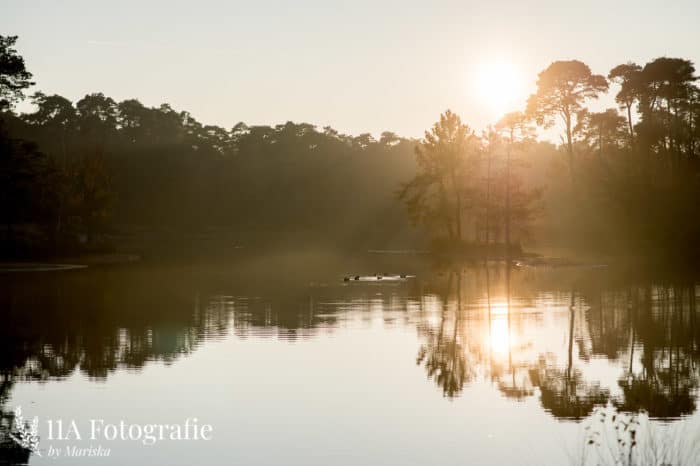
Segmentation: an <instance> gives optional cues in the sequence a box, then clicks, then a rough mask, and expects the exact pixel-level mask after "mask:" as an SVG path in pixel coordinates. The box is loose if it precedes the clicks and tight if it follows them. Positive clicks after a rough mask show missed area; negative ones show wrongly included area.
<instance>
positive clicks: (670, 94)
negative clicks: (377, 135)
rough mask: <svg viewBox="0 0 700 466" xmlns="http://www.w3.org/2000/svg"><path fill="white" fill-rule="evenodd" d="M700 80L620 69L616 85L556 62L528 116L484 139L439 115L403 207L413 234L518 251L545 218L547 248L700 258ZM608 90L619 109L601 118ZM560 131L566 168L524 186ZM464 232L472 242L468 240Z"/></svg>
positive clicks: (691, 70)
mask: <svg viewBox="0 0 700 466" xmlns="http://www.w3.org/2000/svg"><path fill="white" fill-rule="evenodd" d="M697 79H698V77H697V76H696V75H695V67H694V65H693V63H692V62H691V61H689V60H686V59H682V58H668V57H661V58H657V59H655V60H652V61H650V62H649V63H646V64H645V65H644V66H641V65H638V64H635V63H625V64H621V65H618V66H615V67H614V68H613V69H611V70H610V72H609V73H608V75H607V77H606V76H603V75H599V74H594V73H593V72H592V71H591V70H590V68H589V67H588V66H587V65H586V64H585V63H583V62H581V61H578V60H568V61H556V62H553V63H552V64H551V65H550V66H548V67H547V68H546V69H545V70H543V71H542V72H541V73H539V75H538V79H537V88H536V91H535V92H534V93H533V94H532V95H531V96H530V98H529V99H528V101H527V104H526V106H525V109H524V111H522V112H512V113H509V114H507V115H505V116H504V117H503V118H502V119H501V120H500V121H499V122H498V123H496V124H495V125H494V126H493V127H490V128H489V129H488V130H487V131H485V132H484V134H482V135H476V134H475V132H474V131H473V130H472V129H470V128H469V127H468V126H466V125H465V124H463V123H462V122H461V120H460V119H459V117H458V116H457V115H455V114H453V113H452V112H449V111H448V112H446V113H444V114H443V115H441V117H440V121H439V122H437V123H436V124H435V125H434V127H433V128H432V129H431V130H430V131H428V132H426V134H425V137H424V138H423V139H422V140H421V141H420V144H419V145H418V146H417V147H416V156H417V161H418V166H419V170H418V173H417V174H416V176H415V177H414V178H413V179H412V180H411V181H410V182H408V183H406V184H404V185H403V189H402V191H401V198H402V199H403V200H404V201H405V203H406V205H407V208H408V211H409V213H410V214H411V217H412V219H413V220H414V222H416V223H422V224H424V225H426V226H428V227H429V228H431V229H433V230H435V231H436V232H437V235H438V236H442V237H447V238H449V239H450V240H451V241H455V240H456V241H462V240H464V239H469V240H471V241H475V242H481V243H486V244H491V243H492V242H494V241H496V242H498V241H503V242H505V243H506V244H508V245H510V244H512V242H513V241H519V240H520V239H522V238H523V235H524V234H525V233H526V232H527V231H528V230H530V229H531V228H532V227H533V225H534V223H535V222H534V221H535V220H537V217H538V216H540V217H541V216H542V215H541V214H546V215H544V217H546V218H544V219H540V220H539V227H540V228H539V232H540V233H544V234H543V236H545V237H546V238H547V239H548V240H549V241H555V242H556V241H557V240H559V241H562V242H563V243H564V244H566V245H569V246H572V245H579V246H586V247H591V248H596V249H598V250H604V251H607V252H620V251H625V252H631V253H640V252H641V253H651V254H655V253H657V252H660V253H661V254H662V255H664V256H666V257H670V256H675V257H688V255H689V254H690V256H695V257H696V256H697V253H698V251H699V248H698V246H697V240H696V238H698V235H699V234H700V220H699V219H698V216H697V203H698V199H700V170H699V169H700V163H699V162H700V148H699V147H698V142H699V141H700V128H699V126H698V121H700V100H699V97H700V89H699V88H698V86H697V84H696V81H697ZM611 86H612V87H614V88H615V89H616V93H615V102H616V103H617V108H608V109H605V110H603V111H593V110H592V109H591V106H590V104H591V102H592V101H594V100H596V99H598V98H599V97H601V96H604V95H606V93H608V92H610V88H611ZM555 125H558V127H559V128H561V129H562V132H563V134H562V137H561V144H560V145H559V146H558V148H557V152H559V154H560V155H563V156H564V157H563V158H562V157H558V158H557V160H556V161H554V162H553V163H552V164H551V166H550V170H549V172H548V175H547V176H546V178H545V179H540V180H539V184H538V183H537V182H536V183H534V184H533V183H532V181H533V179H532V177H531V176H529V177H527V178H529V182H527V181H528V180H525V181H526V182H523V181H524V178H523V170H522V167H523V165H527V164H528V163H530V162H534V163H535V164H537V163H540V162H541V160H542V153H543V152H547V151H550V152H551V147H547V145H546V144H542V143H537V142H536V139H535V136H536V129H537V127H540V128H545V129H547V128H551V127H553V126H555ZM562 159H564V160H565V163H563V164H562ZM566 172H568V174H566ZM565 174H566V175H567V176H566V178H567V179H568V181H567V182H564V181H563V180H564V178H565V177H564V175H565ZM535 181H537V180H535ZM545 188H546V189H545ZM465 227H470V229H472V230H473V233H471V234H469V236H468V237H467V238H465V236H464V231H465Z"/></svg>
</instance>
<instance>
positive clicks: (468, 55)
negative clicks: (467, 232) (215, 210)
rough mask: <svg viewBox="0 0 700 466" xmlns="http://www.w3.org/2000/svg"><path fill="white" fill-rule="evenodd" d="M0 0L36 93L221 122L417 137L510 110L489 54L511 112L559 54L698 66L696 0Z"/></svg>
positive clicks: (480, 122) (604, 61)
mask: <svg viewBox="0 0 700 466" xmlns="http://www.w3.org/2000/svg"><path fill="white" fill-rule="evenodd" d="M0 2H1V4H2V6H1V8H0V34H3V35H19V36H20V38H19V42H18V44H17V48H18V50H19V51H20V53H21V54H22V55H24V57H25V59H26V62H27V66H28V68H29V70H30V71H31V72H32V73H34V76H35V80H36V82H37V86H36V87H35V89H36V90H42V91H44V92H46V93H57V94H61V95H64V96H66V97H68V98H70V99H71V100H74V101H75V100H77V99H80V98H81V97H82V96H84V95H85V94H86V93H89V92H98V91H101V92H104V93H105V94H106V95H109V96H111V97H112V98H114V99H115V100H118V101H119V100H123V99H126V98H138V99H139V100H141V102H143V103H144V104H146V105H149V106H150V105H159V104H160V103H162V102H168V103H170V104H171V105H172V106H173V107H174V108H175V109H177V110H187V111H190V112H191V113H192V115H193V116H194V117H195V118H197V119H198V120H199V121H200V122H202V123H205V124H216V125H220V126H223V127H225V128H230V127H232V126H233V125H234V124H235V123H236V122H238V121H244V122H246V123H248V124H277V123H283V122H285V121H288V120H292V121H295V122H302V121H303V122H308V123H312V124H317V125H319V126H324V125H331V126H333V127H335V128H336V129H338V130H340V131H341V132H348V133H352V134H358V133H361V132H371V133H373V134H375V135H378V134H379V133H380V132H381V131H384V130H390V131H394V132H397V133H399V134H400V135H403V136H421V135H422V133H423V131H424V130H425V129H426V128H428V127H429V126H430V125H431V124H432V123H433V122H434V121H435V120H436V119H437V117H438V116H439V114H440V112H442V111H444V110H445V109H447V108H450V109H452V110H453V111H456V112H457V113H459V114H460V115H461V116H462V118H463V119H464V120H465V122H466V123H468V124H470V125H471V126H472V127H474V128H477V129H480V128H483V127H484V126H485V125H486V124H488V123H490V122H493V121H494V120H496V119H497V118H498V116H500V115H499V114H498V113H499V112H500V109H495V108H494V107H493V106H492V105H489V104H488V102H489V101H490V99H488V98H486V97H487V96H485V95H484V92H488V91H484V86H485V85H484V77H483V72H482V71H480V70H483V69H484V68H486V69H489V68H488V67H489V66H490V65H489V64H491V63H493V62H496V63H505V64H507V66H508V67H510V68H508V69H513V70H514V72H515V73H516V74H517V75H518V76H521V79H520V81H519V82H518V83H517V84H515V85H513V87H514V88H515V90H514V91H511V92H510V94H513V95H512V96H511V97H512V99H510V100H512V102H511V101H510V100H509V101H508V102H507V105H506V106H507V107H508V108H505V107H504V106H503V105H501V107H504V108H505V109H506V110H518V109H520V108H518V107H519V106H520V107H522V106H524V100H525V98H526V97H527V94H528V93H529V92H530V91H531V90H532V89H533V87H534V81H535V79H536V75H537V72H539V71H541V70H542V69H544V68H545V67H546V66H547V65H548V64H549V63H551V62H552V61H554V60H561V59H574V58H576V59H580V60H582V61H584V62H585V63H587V64H588V65H589V66H590V67H591V68H592V70H593V71H594V72H596V73H601V74H607V72H608V71H609V70H610V68H612V67H613V66H615V65H617V64H619V63H624V62H626V61H628V60H632V61H636V62H638V63H641V64H643V63H645V62H646V61H649V60H651V59H653V58H656V57H658V56H663V55H666V56H677V57H683V58H688V59H691V60H693V61H694V62H696V63H700V27H699V26H698V21H700V1H697V0H682V1H672V0H670V1H665V2H656V1H654V2H651V1H644V0H637V1H628V0H623V1H621V0H605V1H602V0H587V1H586V0H584V1H579V2H575V3H574V2H565V1H561V0H556V1H555V0H542V1H534V0H533V1H523V0H488V1H483V2H476V1H470V0H451V1H446V0H445V1H439V0H435V1H429V0H421V1H412V0H403V1H381V0H373V1H365V0H356V1H342V2H341V1H331V0H325V1H315V0H314V1H312V0H300V1H255V0H246V1H240V2H239V1H203V0H200V1H192V0H189V1H176V0H152V1H146V0H140V1H131V0H119V1H98V0H86V1H68V0H66V1H55V0H46V1H30V0H0ZM487 81H488V79H487ZM486 87H488V84H486ZM520 96H522V98H520ZM504 104H505V102H504Z"/></svg>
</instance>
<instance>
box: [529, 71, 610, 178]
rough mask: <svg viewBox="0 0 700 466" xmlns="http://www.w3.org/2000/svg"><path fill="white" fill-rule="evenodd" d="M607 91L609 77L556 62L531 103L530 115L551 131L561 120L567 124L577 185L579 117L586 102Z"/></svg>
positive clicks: (568, 149)
mask: <svg viewBox="0 0 700 466" xmlns="http://www.w3.org/2000/svg"><path fill="white" fill-rule="evenodd" d="M607 89H608V83H607V81H606V79H605V77H604V76H601V75H598V74H593V73H591V70H590V68H589V67H588V65H586V64H585V63H583V62H580V61H578V60H569V61H556V62H554V63H552V64H551V65H549V66H548V67H547V68H546V69H545V70H544V71H542V72H541V73H540V74H539V75H538V79H537V92H535V93H534V94H533V95H532V96H530V98H529V99H528V102H527V112H528V115H530V116H531V117H533V118H534V119H535V120H536V121H537V123H538V124H540V125H543V126H545V127H551V126H552V125H553V124H554V121H555V118H557V117H558V118H560V119H561V122H562V123H563V124H564V129H565V132H566V140H565V143H566V153H567V155H568V158H569V171H570V172H571V179H572V182H575V175H574V146H573V143H574V128H575V122H576V114H577V113H578V112H579V111H580V110H581V109H582V108H583V104H584V102H585V101H586V100H588V99H591V98H597V97H598V96H599V95H600V93H601V92H604V91H606V90H607Z"/></svg>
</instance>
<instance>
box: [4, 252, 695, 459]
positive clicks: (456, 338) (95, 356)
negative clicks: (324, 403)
mask: <svg viewBox="0 0 700 466" xmlns="http://www.w3.org/2000/svg"><path fill="white" fill-rule="evenodd" d="M256 283H257V284H256ZM0 287H2V290H1V291H2V292H1V293H0V299H1V300H2V301H1V302H0V305H1V306H2V308H3V314H2V325H1V326H0V409H1V410H2V411H1V413H0V415H1V419H0V430H1V432H0V433H2V434H3V435H2V445H1V448H2V452H3V457H4V458H8V457H9V458H14V459H12V461H11V463H13V464H14V463H17V464H21V463H22V462H26V460H27V456H26V455H27V452H24V451H22V450H21V449H18V448H17V447H16V446H15V445H13V444H12V443H11V442H9V441H8V440H7V437H6V434H7V432H8V431H9V429H10V428H11V425H12V419H13V418H12V413H11V412H10V411H9V407H6V406H5V404H6V401H7V399H8V396H9V394H10V393H11V391H12V389H13V386H15V385H16V384H18V383H23V382H26V381H42V382H44V383H54V382H57V381H59V380H60V379H62V378H65V377H67V376H70V375H71V374H75V373H80V374H83V375H84V376H85V377H86V379H87V380H89V381H91V382H90V383H94V382H106V381H108V379H109V376H110V374H111V373H112V372H114V371H118V370H127V371H138V370H140V368H142V367H144V365H146V364H149V363H151V362H154V361H155V362H159V363H163V364H173V363H175V362H176V361H177V360H178V359H179V358H183V357H187V355H189V354H191V353H193V352H194V351H196V350H197V349H198V348H199V347H201V346H202V345H204V344H206V342H207V341H208V340H210V339H228V338H236V339H261V338H265V339H273V340H274V339H278V340H287V341H294V340H297V339H313V338H315V337H316V336H318V335H319V334H333V333H334V332H342V331H343V330H344V329H347V328H360V329H362V328H368V329H369V328H375V327H377V326H378V327H379V328H384V329H386V328H401V329H408V330H413V331H414V332H415V333H416V335H417V348H416V350H417V351H416V353H414V354H406V358H413V357H415V360H416V363H417V366H418V367H419V368H420V369H421V370H422V371H424V372H425V375H426V377H427V379H428V380H429V381H430V383H434V384H435V385H436V386H437V387H438V389H439V393H441V394H442V395H443V396H444V397H447V398H451V399H452V398H456V397H460V396H469V388H470V387H472V386H475V385H478V384H486V385H488V386H490V387H493V390H497V392H498V393H500V394H502V396H503V397H506V398H507V399H511V400H513V402H519V401H524V400H528V399H536V400H538V401H539V404H540V405H541V408H542V409H543V410H545V411H546V412H548V413H550V414H551V416H553V417H554V418H556V419H560V420H582V419H584V418H586V417H588V416H590V415H591V413H593V412H594V410H595V409H596V408H597V407H602V406H605V405H607V404H611V405H612V406H614V408H615V409H617V410H618V411H620V412H629V413H639V412H646V413H648V416H650V417H651V418H662V419H665V420H671V419H677V418H679V417H681V416H685V415H689V414H692V413H694V412H695V410H696V399H697V388H698V377H699V373H698V358H699V357H700V353H699V352H698V334H697V324H696V323H697V313H698V306H697V294H698V288H697V286H696V285H695V284H694V282H692V281H690V282H688V281H686V282H680V283H679V282H677V281H672V282H668V283H658V282H653V281H644V280H639V279H637V280H630V279H627V278H623V279H620V278H619V277H617V276H616V275H615V273H614V271H601V270H575V269H566V270H564V269H560V270H557V269H549V270H547V269H545V270H541V269H510V268H508V267H506V266H505V265H504V264H495V263H491V264H476V265H473V266H470V267H468V268H462V269H454V270H450V269H447V270H433V271H429V272H424V273H423V274H422V275H420V276H419V278H418V279H416V280H413V281H411V282H409V283H401V284H381V285H380V284H343V283H341V282H340V281H338V282H335V281H328V282H321V283H313V284H310V283H309V282H304V283H299V282H295V283H292V284H289V283H286V284H280V283H274V284H267V285H260V284H259V283H258V282H256V281H255V280H249V281H245V280H241V279H240V277H235V279H232V278H231V277H230V276H229V275H227V272H222V271H221V270H218V269H217V270H209V269H206V268H204V269H197V270H194V269H182V268H176V267H174V268H163V269H148V268H145V269H140V268H137V269H133V268H132V269H130V268H124V269H118V270H102V271H91V272H87V271H86V272H77V273H72V274H57V275H52V276H41V277H39V278H37V279H36V280H26V278H17V277H12V278H11V279H8V280H4V281H3V283H2V285H0ZM379 350H380V349H378V351H379ZM58 383H60V382H58ZM377 383H381V381H377ZM23 455H24V456H23Z"/></svg>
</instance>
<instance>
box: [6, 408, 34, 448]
mask: <svg viewBox="0 0 700 466" xmlns="http://www.w3.org/2000/svg"><path fill="white" fill-rule="evenodd" d="M10 438H11V439H12V440H14V441H15V443H17V445H19V446H21V447H22V448H26V449H27V450H29V451H31V452H32V453H35V454H37V455H38V456H41V452H40V451H39V418H38V417H37V416H34V419H32V421H31V422H29V421H25V420H24V416H23V415H22V407H21V406H18V407H16V408H15V426H14V432H11V433H10Z"/></svg>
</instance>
